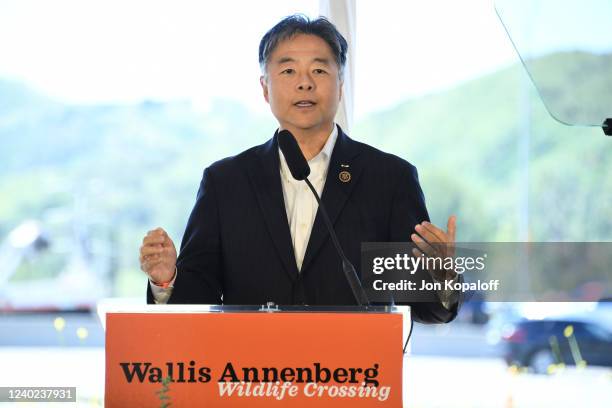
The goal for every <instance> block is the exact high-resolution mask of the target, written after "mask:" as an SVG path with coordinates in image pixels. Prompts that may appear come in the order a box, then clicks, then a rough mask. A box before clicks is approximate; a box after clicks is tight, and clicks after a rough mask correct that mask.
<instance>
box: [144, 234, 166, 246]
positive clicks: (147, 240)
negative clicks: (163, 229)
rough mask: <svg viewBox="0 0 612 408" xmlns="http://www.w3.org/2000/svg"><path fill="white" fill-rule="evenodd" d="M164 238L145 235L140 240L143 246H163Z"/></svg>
mask: <svg viewBox="0 0 612 408" xmlns="http://www.w3.org/2000/svg"><path fill="white" fill-rule="evenodd" d="M164 241H165V238H164V237H163V236H159V235H147V236H146V237H144V239H143V240H142V244H143V245H163V244H164Z"/></svg>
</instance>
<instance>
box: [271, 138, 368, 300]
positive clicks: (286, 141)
mask: <svg viewBox="0 0 612 408" xmlns="http://www.w3.org/2000/svg"><path fill="white" fill-rule="evenodd" d="M277 138H278V146H279V147H280V149H281V152H283V155H284V156H285V161H286V162H287V166H288V167H289V171H290V172H291V175H292V176H293V178H294V179H296V180H298V181H302V180H304V181H305V182H306V184H308V187H309V188H310V191H312V194H314V196H315V199H316V200H317V203H318V204H319V209H320V210H321V215H323V221H324V222H325V226H326V227H327V230H328V231H329V235H330V237H331V239H332V242H333V243H334V247H336V251H337V252H338V255H339V256H340V259H342V270H343V271H344V276H345V277H346V280H347V282H348V284H349V286H350V287H351V290H352V291H353V296H355V300H356V301H357V304H358V305H359V306H368V305H369V304H370V301H369V300H368V296H367V295H366V293H365V290H363V286H362V285H361V281H360V280H359V278H358V277H357V271H355V267H354V266H353V264H352V263H351V261H349V259H348V258H347V257H346V255H344V251H343V250H342V247H341V246H340V242H339V241H338V236H336V231H334V227H333V226H332V223H331V221H330V219H329V215H327V210H325V206H324V205H323V202H321V198H320V197H319V194H317V190H315V188H314V187H313V186H312V184H311V183H310V180H308V176H309V175H310V166H309V165H308V162H307V161H306V158H305V157H304V155H303V154H302V150H301V149H300V146H299V145H298V143H297V141H296V140H295V137H293V135H292V134H291V132H289V131H288V130H281V131H280V132H279V133H278V135H277Z"/></svg>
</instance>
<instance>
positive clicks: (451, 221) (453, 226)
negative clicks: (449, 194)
mask: <svg viewBox="0 0 612 408" xmlns="http://www.w3.org/2000/svg"><path fill="white" fill-rule="evenodd" d="M446 230H447V231H448V235H449V238H450V240H451V242H455V233H456V231H457V217H456V216H454V215H451V216H450V217H448V223H447V224H446Z"/></svg>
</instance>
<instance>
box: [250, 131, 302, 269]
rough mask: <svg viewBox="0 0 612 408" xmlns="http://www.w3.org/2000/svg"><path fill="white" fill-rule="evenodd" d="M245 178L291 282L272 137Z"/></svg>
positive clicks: (291, 255) (290, 250) (289, 248)
mask: <svg viewBox="0 0 612 408" xmlns="http://www.w3.org/2000/svg"><path fill="white" fill-rule="evenodd" d="M257 156H258V157H257V159H256V160H254V161H253V162H252V164H251V166H250V168H249V171H248V176H249V179H250V180H251V182H252V183H253V187H254V190H255V195H256V196H257V201H258V203H259V207H260V209H261V212H262V214H263V217H264V220H265V223H266V226H267V228H268V231H269V233H270V236H271V238H272V242H273V243H274V246H275V248H276V251H277V252H278V255H279V257H280V259H281V261H282V263H283V265H284V267H285V270H286V271H287V273H288V274H289V276H290V278H291V279H292V280H296V279H297V277H298V269H297V266H296V262H295V255H294V253H293V244H292V242H293V241H292V239H291V232H290V231H289V222H288V221H287V211H286V210H285V200H284V198H283V189H282V185H281V178H280V169H279V165H280V164H279V156H278V143H277V140H276V133H275V134H274V137H273V138H272V139H270V140H269V141H268V142H267V143H266V144H264V145H262V146H260V148H259V150H258V151H257Z"/></svg>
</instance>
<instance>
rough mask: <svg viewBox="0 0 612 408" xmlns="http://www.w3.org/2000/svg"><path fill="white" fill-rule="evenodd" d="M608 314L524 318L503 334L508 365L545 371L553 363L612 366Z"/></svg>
mask: <svg viewBox="0 0 612 408" xmlns="http://www.w3.org/2000/svg"><path fill="white" fill-rule="evenodd" d="M610 323H611V322H610V319H609V318H608V316H607V315H605V314H601V315H599V314H596V313H593V314H589V315H586V316H566V317H560V316H557V317H550V318H544V319H540V320H529V319H522V320H519V321H517V322H515V323H514V324H512V325H511V326H510V327H509V329H508V330H507V331H506V333H504V334H503V335H502V342H503V346H504V359H505V360H506V363H508V364H509V365H518V366H520V367H528V368H529V369H530V370H531V371H533V372H535V373H540V374H545V373H547V372H549V367H550V366H551V365H553V364H560V363H563V364H565V365H595V366H605V367H612V330H611V329H610Z"/></svg>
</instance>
